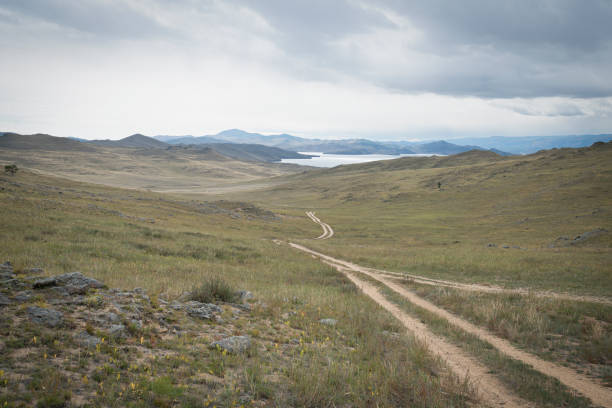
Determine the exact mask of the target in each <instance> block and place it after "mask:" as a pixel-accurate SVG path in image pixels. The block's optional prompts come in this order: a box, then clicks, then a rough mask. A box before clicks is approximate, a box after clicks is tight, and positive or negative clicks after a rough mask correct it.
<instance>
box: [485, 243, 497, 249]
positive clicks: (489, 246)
mask: <svg viewBox="0 0 612 408" xmlns="http://www.w3.org/2000/svg"><path fill="white" fill-rule="evenodd" d="M487 247H488V248H495V247H497V245H495V244H494V243H492V242H489V243H488V244H487Z"/></svg>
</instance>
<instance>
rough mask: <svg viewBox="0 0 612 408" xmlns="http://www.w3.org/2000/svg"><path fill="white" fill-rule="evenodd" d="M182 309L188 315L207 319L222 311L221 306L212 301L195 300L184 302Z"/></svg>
mask: <svg viewBox="0 0 612 408" xmlns="http://www.w3.org/2000/svg"><path fill="white" fill-rule="evenodd" d="M184 309H185V312H187V314H188V315H189V316H192V317H197V318H200V319H207V320H210V319H212V318H213V317H214V314H215V313H221V312H222V310H221V308H220V307H219V306H217V305H215V304H213V303H201V302H197V301H195V300H192V301H189V302H187V303H185V306H184Z"/></svg>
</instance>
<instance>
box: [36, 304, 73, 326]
mask: <svg viewBox="0 0 612 408" xmlns="http://www.w3.org/2000/svg"><path fill="white" fill-rule="evenodd" d="M28 315H29V316H30V320H32V321H33V322H35V323H38V324H43V325H45V326H49V327H57V326H59V325H61V324H62V322H63V321H64V315H63V314H62V312H60V311H58V310H55V309H47V308H44V307H37V306H30V307H28Z"/></svg>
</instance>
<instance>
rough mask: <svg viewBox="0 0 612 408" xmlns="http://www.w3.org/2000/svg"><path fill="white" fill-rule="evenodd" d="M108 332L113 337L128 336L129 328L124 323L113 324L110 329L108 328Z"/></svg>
mask: <svg viewBox="0 0 612 408" xmlns="http://www.w3.org/2000/svg"><path fill="white" fill-rule="evenodd" d="M108 334H109V335H110V336H111V337H115V338H126V337H128V335H127V330H126V329H125V326H124V325H122V324H113V325H112V326H111V327H110V329H108Z"/></svg>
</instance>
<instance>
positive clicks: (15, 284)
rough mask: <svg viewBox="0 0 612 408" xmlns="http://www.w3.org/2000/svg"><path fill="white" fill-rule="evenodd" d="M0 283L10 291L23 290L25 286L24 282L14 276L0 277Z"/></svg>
mask: <svg viewBox="0 0 612 408" xmlns="http://www.w3.org/2000/svg"><path fill="white" fill-rule="evenodd" d="M0 285H1V286H4V287H5V288H7V289H10V290H12V291H14V290H23V289H25V288H26V284H25V283H23V282H22V281H20V280H19V279H14V278H9V279H6V280H2V277H0Z"/></svg>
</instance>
